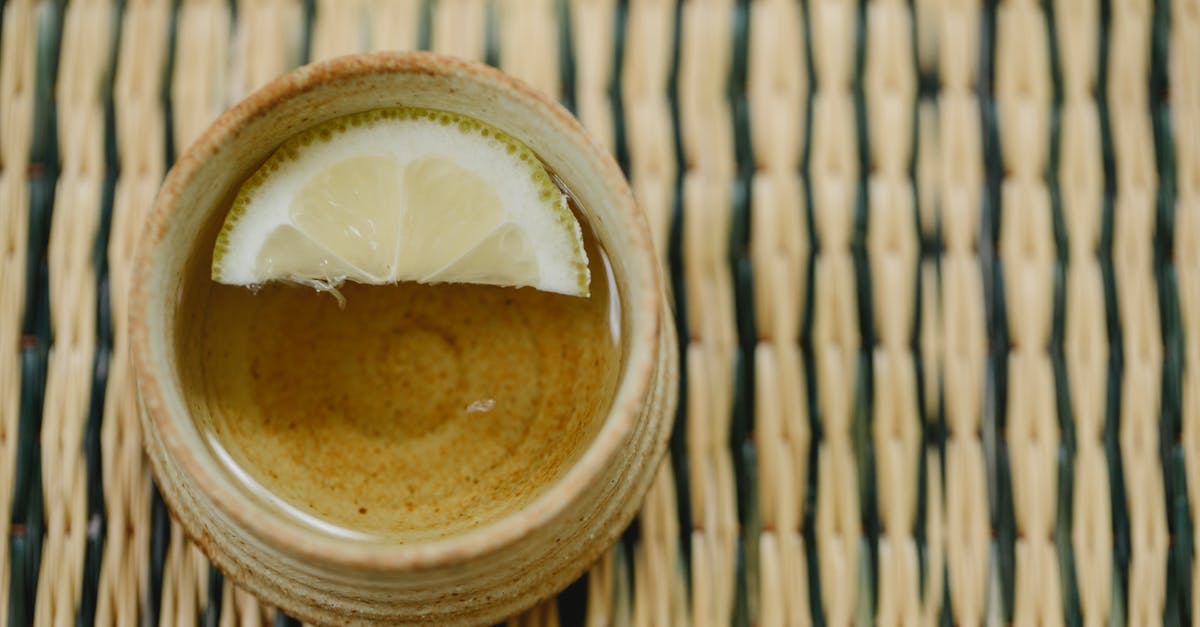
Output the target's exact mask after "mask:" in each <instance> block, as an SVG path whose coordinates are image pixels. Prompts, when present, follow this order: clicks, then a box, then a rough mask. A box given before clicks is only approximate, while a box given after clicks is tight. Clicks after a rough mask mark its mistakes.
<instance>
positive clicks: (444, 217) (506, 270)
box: [212, 109, 590, 296]
mask: <svg viewBox="0 0 1200 627" xmlns="http://www.w3.org/2000/svg"><path fill="white" fill-rule="evenodd" d="M212 277H213V279H214V280H216V281H218V282H221V283H229V284H234V285H258V284H262V283H266V282H268V281H291V282H296V283H304V284H310V285H311V284H314V283H319V284H325V285H334V286H336V285H338V284H340V283H341V282H342V281H345V280H350V281H355V282H358V283H368V284H386V283H394V282H397V281H417V282H422V283H443V282H445V283H480V284H488V285H503V286H514V287H533V288H536V289H539V290H544V291H549V292H558V293H562V294H568V295H574V296H587V295H588V283H589V280H590V276H589V272H588V264H587V255H586V253H585V251H584V247H583V237H582V230H581V228H580V225H579V222H578V220H577V219H576V218H575V215H574V214H573V213H572V212H571V209H570V207H569V205H568V202H567V197H566V195H565V194H564V193H563V191H562V190H561V189H559V187H558V186H557V185H556V184H555V182H554V180H553V179H552V177H551V175H550V173H549V172H548V171H547V170H546V168H545V167H544V166H543V165H542V163H541V162H540V161H539V160H538V158H537V156H536V155H535V154H534V153H533V151H532V150H530V149H529V148H528V147H526V146H525V145H524V144H522V143H521V142H519V141H518V140H516V139H515V138H513V137H511V136H509V135H507V134H506V133H504V132H502V131H500V130H498V129H496V128H494V127H491V126H489V125H487V124H484V123H482V122H480V121H478V120H475V119H472V118H469V117H466V116H461V115H457V114H452V113H447V112H442V111H433V110H425V109H380V110H375V111H368V112H365V113H359V114H355V115H352V116H348V117H343V118H337V119H334V120H330V121H328V122H325V123H322V124H320V125H318V126H316V127H315V128H313V129H310V130H308V131H305V132H303V133H301V134H300V135H297V136H295V137H293V138H292V139H290V140H288V141H287V142H285V143H284V144H283V145H282V146H281V147H280V148H279V149H277V150H276V151H275V153H274V154H273V155H272V156H271V157H270V158H268V159H267V161H266V162H265V163H263V165H262V166H261V167H260V168H259V169H258V170H257V171H256V172H255V173H254V174H253V175H251V177H250V178H249V179H248V180H247V181H246V182H245V183H244V184H243V185H242V187H241V189H240V190H239V191H238V193H237V195H236V196H235V198H234V201H233V204H232V206H231V208H230V211H229V213H228V215H227V216H226V219H225V223H224V225H223V226H222V228H221V231H220V234H219V235H218V237H217V242H216V244H215V246H214V249H213V264H212Z"/></svg>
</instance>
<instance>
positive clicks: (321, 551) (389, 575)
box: [131, 53, 678, 624]
mask: <svg viewBox="0 0 1200 627" xmlns="http://www.w3.org/2000/svg"><path fill="white" fill-rule="evenodd" d="M396 106H408V107H428V108H435V109H444V110H448V111H454V112H458V113H463V114H466V115H470V116H474V117H477V118H480V119H482V120H485V121H487V122H489V123H491V124H493V125H495V126H497V127H499V128H501V129H502V130H504V131H507V132H508V133H510V134H512V135H514V136H515V137H517V138H520V139H521V140H523V141H524V142H526V143H527V144H528V145H529V146H530V147H531V148H533V150H534V151H535V152H537V153H538V155H540V156H541V157H542V159H543V160H544V161H545V162H546V163H547V164H549V165H550V167H551V168H553V169H554V170H555V171H556V173H557V174H558V175H559V176H560V177H561V178H562V179H563V180H564V181H565V183H566V185H567V187H569V188H570V189H571V190H572V191H573V192H574V193H575V194H576V195H577V196H578V197H579V199H580V201H581V205H582V207H583V208H584V212H585V214H586V217H587V220H588V223H589V224H590V225H591V227H592V229H593V230H594V232H595V233H596V235H597V237H598V238H599V240H600V242H601V243H602V245H603V246H604V248H605V250H607V251H608V253H609V255H610V257H611V260H612V265H613V274H614V276H615V278H616V282H617V285H618V287H619V289H620V291H621V304H622V332H623V336H624V340H625V342H626V345H625V355H624V365H623V370H622V373H621V377H620V381H619V383H618V388H617V393H616V396H615V398H614V400H613V403H612V407H611V410H610V412H609V415H608V416H607V418H606V420H605V421H604V424H603V425H602V426H601V427H600V430H599V432H598V434H597V435H596V437H595V439H594V441H593V442H592V443H591V444H590V445H589V446H588V447H587V449H586V450H585V452H584V453H583V454H582V456H581V457H580V458H579V459H578V461H577V462H576V463H575V464H574V465H572V466H571V467H570V468H569V469H568V470H567V471H566V473H565V475H564V476H563V477H562V478H561V479H560V480H558V481H557V482H555V483H553V484H551V485H550V486H549V487H547V488H546V489H545V491H544V492H542V493H541V495H540V496H538V497H537V498H536V499H534V500H533V501H532V502H531V503H529V504H528V505H527V506H525V507H524V508H522V509H519V510H517V511H516V512H515V513H512V514H509V515H507V516H505V517H503V518H501V519H499V520H498V521H496V522H493V523H491V524H488V525H485V526H483V527H480V528H478V529H474V530H472V531H470V532H467V533H464V534H460V535H454V536H450V537H446V538H442V539H438V540H434V541H430V542H425V543H415V544H396V545H387V544H379V543H368V542H364V541H356V540H350V539H340V538H337V537H334V536H329V535H322V534H316V533H314V532H312V531H309V530H307V529H305V528H302V527H300V526H298V525H297V524H295V523H294V522H292V521H290V520H288V519H286V518H283V517H280V516H277V515H275V514H273V513H272V512H270V511H267V510H265V509H264V508H263V507H262V505H261V504H260V503H258V502H257V501H255V500H254V499H252V498H251V497H250V496H249V495H247V494H246V492H245V491H243V490H241V489H239V488H238V486H237V485H236V483H235V482H234V480H233V479H232V478H231V477H230V476H229V474H228V473H227V472H226V471H225V469H224V468H223V467H222V466H221V465H220V463H219V462H218V461H217V460H216V459H215V458H214V456H213V455H212V454H211V452H210V451H209V449H208V447H207V446H206V445H205V443H204V441H203V440H202V438H201V435H200V433H199V431H198V430H197V428H196V416H194V415H192V413H191V410H189V406H188V404H187V403H186V402H185V400H184V398H183V394H182V393H181V386H180V378H179V367H178V366H179V355H177V353H176V342H175V336H176V333H177V332H178V330H179V328H181V327H180V324H179V322H180V319H181V317H182V316H183V315H185V314H186V312H183V311H181V308H180V307H179V303H180V296H181V286H182V284H183V281H182V277H183V275H184V273H185V272H186V271H187V267H188V263H189V258H190V257H191V256H192V255H191V252H192V251H193V249H194V248H195V247H194V244H195V242H196V241H197V238H198V237H199V234H200V233H203V232H205V231H206V229H211V227H212V225H213V224H214V220H219V216H214V214H215V213H217V212H221V213H223V209H224V206H225V205H224V202H226V200H227V199H228V198H229V196H230V194H231V193H232V191H233V190H234V189H235V188H236V186H237V185H238V184H239V183H240V181H242V180H243V179H245V177H246V176H247V175H249V174H250V173H251V172H252V171H253V170H254V168H255V167H256V166H257V165H258V164H259V163H261V162H262V161H263V159H265V158H266V156H267V155H268V154H270V152H271V151H272V150H273V149H274V148H276V147H277V146H278V145H279V144H280V143H281V142H282V141H283V140H285V139H286V138H288V137H290V136H292V135H294V134H296V133H298V132H300V131H303V130H304V129H306V128H309V127H311V126H313V125H315V124H318V123H320V122H323V121H325V120H328V119H331V118H334V117H337V116H342V115H347V114H350V113H355V112H360V111H365V110H370V109H375V108H380V107H396ZM131 298H132V307H131V328H132V350H133V356H134V360H135V365H136V369H137V381H138V386H139V390H140V393H141V399H142V408H143V411H142V425H143V431H144V438H145V447H146V452H147V454H148V456H149V459H150V463H151V466H152V467H153V470H154V473H155V476H156V478H157V481H158V484H159V487H160V489H161V491H162V494H163V498H164V500H165V501H166V503H167V505H168V507H169V508H170V509H171V511H172V513H173V514H174V516H175V518H176V519H177V520H178V521H179V523H180V524H182V526H183V528H184V529H185V530H186V531H187V533H188V535H189V536H190V537H192V538H193V539H194V540H195V541H196V542H197V544H198V545H199V546H200V547H201V548H202V549H203V550H204V552H205V553H206V554H207V555H208V556H209V558H210V559H211V560H212V561H213V562H214V563H215V564H216V565H217V566H218V567H219V568H220V569H221V570H222V571H224V572H225V573H226V574H227V575H228V576H229V577H231V578H232V579H233V580H234V581H235V582H236V583H238V584H239V585H241V586H243V587H245V588H246V589H248V590H249V591H251V592H252V593H254V594H255V595H257V596H259V597H261V598H263V599H265V600H266V601H267V602H269V603H272V604H274V605H277V606H279V607H281V608H283V609H284V610H286V611H288V612H289V613H291V614H292V615H294V616H297V617H299V618H302V619H304V620H307V621H311V622H317V623H327V624H370V623H388V624H395V623H432V624H483V623H489V622H495V621H498V620H500V619H502V618H504V617H505V616H509V615H511V614H514V613H516V612H519V611H521V610H523V609H526V608H529V607H531V606H532V605H534V604H535V603H536V602H537V601H539V600H541V599H545V598H547V597H549V596H550V595H552V594H554V593H556V592H558V591H559V590H561V589H562V588H564V587H565V586H566V585H567V584H568V583H570V582H571V581H572V580H574V579H575V578H576V577H578V576H579V575H580V574H582V572H583V571H584V569H585V568H586V567H587V566H588V565H589V564H590V563H591V562H592V561H594V560H595V559H596V558H597V557H598V556H599V555H600V554H601V552H602V551H603V550H604V549H605V548H606V547H608V546H610V545H611V544H612V542H613V541H614V540H615V539H616V538H617V537H618V535H619V534H620V533H621V531H622V530H623V529H624V528H625V526H626V525H628V523H629V522H630V520H631V519H632V518H633V516H634V514H635V512H636V511H637V509H638V508H639V506H640V504H641V499H642V497H643V495H644V494H645V492H646V490H647V488H648V487H649V485H650V482H651V480H652V478H653V475H654V473H655V471H656V469H657V467H658V464H659V461H660V460H661V459H662V456H663V454H664V452H665V450H666V445H667V439H668V436H669V434H670V430H671V421H672V416H673V415H674V409H675V403H676V394H677V386H678V382H677V378H678V375H677V372H676V367H677V366H676V362H677V360H676V340H675V331H674V328H673V326H672V323H671V318H670V314H669V311H668V306H667V300H666V297H665V293H664V291H663V286H662V281H661V278H660V276H659V264H658V261H657V260H656V259H655V254H654V248H653V245H652V243H651V239H650V235H649V229H648V228H647V226H646V223H645V219H644V217H643V215H642V213H641V211H640V210H639V209H638V208H637V206H636V205H635V203H634V200H633V197H632V195H631V193H630V190H629V187H628V184H627V183H626V181H625V180H624V178H623V176H622V175H621V172H620V170H619V169H618V167H617V165H616V164H615V163H614V162H613V160H612V158H611V157H610V156H609V155H608V154H607V153H606V152H605V151H604V150H603V149H602V148H600V147H599V146H598V145H597V144H596V143H595V142H594V141H593V140H591V139H590V138H589V137H588V136H587V134H586V133H585V132H584V131H583V129H582V128H581V127H580V125H579V124H578V122H576V121H575V119H574V118H572V117H571V116H570V115H569V114H568V113H567V112H566V111H565V110H564V109H562V107H560V106H559V105H557V104H556V103H553V102H551V101H549V100H548V99H547V98H545V97H544V96H542V95H540V94H538V93H536V92H534V91H533V90H532V89H530V88H528V87H527V86H525V85H523V84H522V83H520V82H518V81H516V80H514V79H512V78H510V77H507V76H505V75H503V74H501V73H500V72H498V71H496V70H493V69H489V68H486V67H484V66H480V65H476V64H471V63H467V62H464V61H459V60H456V59H452V58H448V57H443V56H439V55H434V54H429V53H403V54H398V53H382V54H370V55H356V56H350V57H342V58H339V59H334V60H332V61H329V62H325V63H319V64H315V65H311V66H307V67H304V68H300V69H299V70H296V71H295V72H292V73H290V74H288V75H286V76H283V77H281V78H279V79H277V80H275V81H274V82H272V83H270V84H269V85H267V86H266V87H264V88H263V89H261V90H259V91H258V92H256V93H255V94H253V95H252V96H250V97H249V98H248V99H247V100H245V101H243V102H242V103H240V104H238V105H237V106H235V107H234V108H232V109H230V110H229V111H228V112H226V113H225V114H224V115H222V116H221V117H220V118H219V119H218V120H217V121H216V122H215V123H214V124H213V126H212V127H211V128H210V129H209V130H208V131H207V132H206V133H205V134H204V136H203V137H201V139H200V140H199V141H198V142H197V143H196V144H195V145H193V146H192V147H191V148H189V149H188V150H187V152H185V153H184V154H183V156H182V157H181V158H180V159H179V161H178V162H177V163H176V164H175V167H174V168H173V169H172V170H171V172H170V173H169V174H168V176H167V179H166V181H165V183H164V184H163V187H162V190H161V191H160V192H159V195H158V198H157V200H156V202H155V206H154V209H153V211H152V213H151V215H150V217H149V219H148V222H147V225H146V228H145V230H144V232H143V234H142V239H141V241H140V243H139V249H138V259H137V265H136V270H135V277H134V281H133V286H132V293H131Z"/></svg>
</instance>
